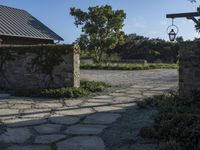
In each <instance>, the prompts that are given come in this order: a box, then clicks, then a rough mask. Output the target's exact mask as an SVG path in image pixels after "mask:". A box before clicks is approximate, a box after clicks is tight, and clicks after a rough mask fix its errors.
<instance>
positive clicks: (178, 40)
mask: <svg viewBox="0 0 200 150" xmlns="http://www.w3.org/2000/svg"><path fill="white" fill-rule="evenodd" d="M176 42H178V43H181V42H184V39H183V37H182V36H179V37H177V38H176Z"/></svg>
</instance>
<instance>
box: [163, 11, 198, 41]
mask: <svg viewBox="0 0 200 150" xmlns="http://www.w3.org/2000/svg"><path fill="white" fill-rule="evenodd" d="M166 17H167V18H171V19H172V25H170V26H169V27H168V28H167V33H168V35H169V39H170V41H172V42H173V41H174V40H175V38H176V35H177V33H178V32H179V29H178V27H177V26H176V25H174V19H175V18H187V19H191V20H192V21H194V23H195V24H198V23H199V21H198V20H197V19H196V18H195V17H200V13H199V12H189V13H179V14H167V15H166ZM170 28H171V31H170V32H169V29H170ZM174 28H176V29H177V31H176V32H175V31H174Z"/></svg>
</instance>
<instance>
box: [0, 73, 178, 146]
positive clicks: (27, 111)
mask: <svg viewBox="0 0 200 150" xmlns="http://www.w3.org/2000/svg"><path fill="white" fill-rule="evenodd" d="M81 76H82V79H90V80H96V81H106V82H107V81H108V82H109V83H111V84H113V85H116V86H118V88H116V89H114V91H112V92H110V93H106V94H102V95H99V96H93V97H90V98H82V99H42V98H41V99H38V98H34V99H33V98H23V97H9V95H2V97H1V96H0V120H1V121H2V122H3V123H4V125H6V127H7V130H3V132H0V150H35V149H37V150H66V149H67V150H94V149H95V150H157V145H156V144H148V143H145V142H144V141H143V140H142V139H141V138H140V137H138V132H139V129H140V128H141V127H143V126H146V125H148V124H150V123H151V122H152V120H153V119H152V115H154V114H155V113H156V110H154V109H149V110H139V109H138V108H137V106H136V101H141V100H143V99H144V98H147V97H152V96H153V95H157V94H160V93H163V92H164V91H166V90H168V89H170V88H172V87H176V86H177V71H176V70H151V71H150V70H149V71H88V70H82V71H81ZM0 127H1V123H0ZM0 131H1V128H0Z"/></svg>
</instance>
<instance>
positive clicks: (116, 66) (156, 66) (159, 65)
mask: <svg viewBox="0 0 200 150" xmlns="http://www.w3.org/2000/svg"><path fill="white" fill-rule="evenodd" d="M80 67H81V69H102V70H149V69H178V65H177V64H164V63H148V64H123V63H104V64H81V66H80Z"/></svg>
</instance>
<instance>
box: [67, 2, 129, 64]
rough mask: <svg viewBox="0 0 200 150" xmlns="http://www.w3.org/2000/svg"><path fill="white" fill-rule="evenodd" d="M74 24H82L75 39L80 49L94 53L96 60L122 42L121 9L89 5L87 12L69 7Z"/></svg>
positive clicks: (122, 14)
mask: <svg viewBox="0 0 200 150" xmlns="http://www.w3.org/2000/svg"><path fill="white" fill-rule="evenodd" d="M70 14H71V15H72V16H74V18H75V22H74V23H75V25H76V26H77V27H78V26H82V32H84V34H83V35H81V37H80V38H79V39H78V40H77V42H78V43H79V45H80V47H81V49H82V50H89V51H91V52H92V53H94V54H95V59H96V62H98V63H99V62H101V61H102V55H103V52H106V51H108V50H109V49H112V48H114V47H115V46H116V45H117V44H122V43H124V32H122V31H121V29H122V27H123V22H124V19H125V18H126V14H125V13H124V11H123V10H113V9H112V7H111V6H109V5H105V6H96V7H89V8H88V12H84V11H82V10H80V9H77V8H71V12H70Z"/></svg>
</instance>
